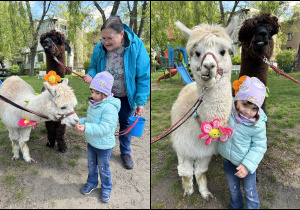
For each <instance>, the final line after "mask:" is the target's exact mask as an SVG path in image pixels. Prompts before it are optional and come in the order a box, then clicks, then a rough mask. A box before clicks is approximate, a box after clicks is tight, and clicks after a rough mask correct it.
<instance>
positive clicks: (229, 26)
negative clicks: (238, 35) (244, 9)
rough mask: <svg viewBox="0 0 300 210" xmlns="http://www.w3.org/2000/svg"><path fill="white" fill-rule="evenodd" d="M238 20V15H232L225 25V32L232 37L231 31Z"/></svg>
mask: <svg viewBox="0 0 300 210" xmlns="http://www.w3.org/2000/svg"><path fill="white" fill-rule="evenodd" d="M238 22H239V17H238V16H234V17H233V18H232V20H231V21H230V23H229V25H228V26H227V27H226V29H225V31H226V33H227V34H228V35H229V36H230V37H231V38H232V36H233V34H234V33H233V32H234V30H235V29H236V27H237V25H238Z"/></svg>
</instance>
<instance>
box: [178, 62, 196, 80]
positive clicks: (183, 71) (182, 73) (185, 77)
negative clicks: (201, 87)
mask: <svg viewBox="0 0 300 210" xmlns="http://www.w3.org/2000/svg"><path fill="white" fill-rule="evenodd" d="M174 65H175V67H176V69H177V71H178V72H179V74H180V76H181V78H182V80H183V82H185V84H190V83H191V82H194V80H193V79H192V78H191V76H190V74H189V72H188V71H187V70H186V68H185V67H184V64H183V63H181V66H178V65H177V63H176V62H175V63H174Z"/></svg>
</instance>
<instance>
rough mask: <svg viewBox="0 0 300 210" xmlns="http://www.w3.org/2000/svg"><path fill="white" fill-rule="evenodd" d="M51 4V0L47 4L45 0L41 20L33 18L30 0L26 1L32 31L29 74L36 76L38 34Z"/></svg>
mask: <svg viewBox="0 0 300 210" xmlns="http://www.w3.org/2000/svg"><path fill="white" fill-rule="evenodd" d="M50 5H51V1H50V2H49V3H48V4H47V2H46V1H43V13H42V16H41V19H40V20H37V21H35V20H33V18H32V11H31V7H30V3H29V1H26V9H27V15H28V17H29V22H30V23H29V24H30V25H29V31H30V32H31V34H30V35H31V36H30V41H29V43H28V44H29V48H30V55H31V57H30V69H29V76H34V59H35V55H36V51H37V46H38V41H39V40H38V34H39V31H40V28H41V25H42V23H43V22H44V18H45V16H46V14H47V13H48V11H49V7H50Z"/></svg>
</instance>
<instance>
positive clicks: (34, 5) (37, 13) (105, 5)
mask: <svg viewBox="0 0 300 210" xmlns="http://www.w3.org/2000/svg"><path fill="white" fill-rule="evenodd" d="M65 2H66V1H52V2H51V6H50V9H49V11H48V13H47V15H49V16H50V17H52V15H53V12H52V10H53V8H54V6H55V5H58V4H63V3H65ZM47 3H48V2H47ZM98 3H99V5H100V6H101V7H102V9H104V11H105V14H106V16H109V15H110V13H111V10H112V6H110V5H111V4H112V1H102V2H101V1H99V2H98ZM30 5H31V10H32V15H33V18H34V19H40V18H41V16H42V13H43V2H41V1H30ZM82 6H90V7H92V8H93V9H94V10H93V12H92V14H93V16H94V17H95V18H99V17H100V12H99V11H98V10H97V8H96V7H95V6H94V3H93V2H92V1H83V2H82Z"/></svg>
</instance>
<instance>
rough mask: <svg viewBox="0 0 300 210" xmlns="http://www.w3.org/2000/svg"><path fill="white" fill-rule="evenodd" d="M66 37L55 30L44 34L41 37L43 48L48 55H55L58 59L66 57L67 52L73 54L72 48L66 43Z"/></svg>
mask: <svg viewBox="0 0 300 210" xmlns="http://www.w3.org/2000/svg"><path fill="white" fill-rule="evenodd" d="M65 40H66V38H65V36H64V35H63V34H62V33H60V32H58V31H56V30H55V29H53V30H51V31H49V32H46V33H43V34H42V35H41V37H40V44H41V45H42V46H43V48H44V50H45V53H46V54H51V55H55V56H56V57H59V56H62V55H65V51H67V52H68V53H69V54H70V53H71V48H70V46H69V44H68V43H67V42H65Z"/></svg>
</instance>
